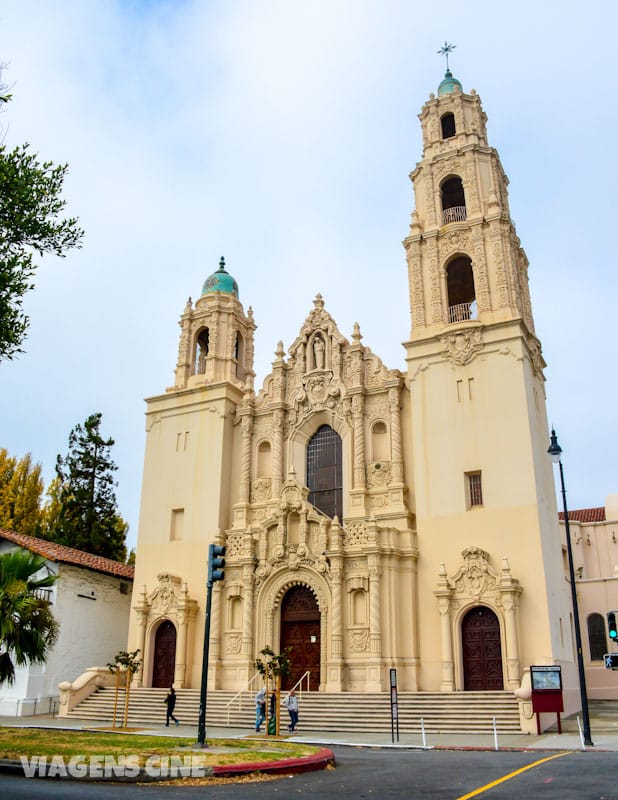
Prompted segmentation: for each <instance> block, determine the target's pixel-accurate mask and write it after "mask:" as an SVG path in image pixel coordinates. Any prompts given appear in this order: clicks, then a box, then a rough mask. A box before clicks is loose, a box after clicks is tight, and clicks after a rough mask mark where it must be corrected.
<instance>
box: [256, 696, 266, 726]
mask: <svg viewBox="0 0 618 800" xmlns="http://www.w3.org/2000/svg"><path fill="white" fill-rule="evenodd" d="M265 719H266V689H264V688H263V687H262V688H261V689H260V690H259V692H258V693H257V694H256V695H255V732H256V733H259V732H260V725H261V724H262V723H263V722H264V720H265Z"/></svg>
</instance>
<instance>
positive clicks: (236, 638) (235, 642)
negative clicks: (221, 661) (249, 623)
mask: <svg viewBox="0 0 618 800" xmlns="http://www.w3.org/2000/svg"><path fill="white" fill-rule="evenodd" d="M241 647H242V634H241V633H228V635H227V641H226V643H225V652H226V653H227V654H228V655H231V656H235V655H238V653H240V650H241Z"/></svg>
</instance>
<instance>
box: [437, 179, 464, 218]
mask: <svg viewBox="0 0 618 800" xmlns="http://www.w3.org/2000/svg"><path fill="white" fill-rule="evenodd" d="M440 197H441V199H442V224H443V225H448V223H449V222H464V220H465V219H466V216H467V215H466V196H465V194H464V188H463V183H462V182H461V178H460V177H459V176H457V175H456V176H454V177H453V178H447V180H445V181H444V183H443V184H442V186H441V187H440Z"/></svg>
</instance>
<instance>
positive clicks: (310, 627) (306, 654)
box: [281, 586, 320, 692]
mask: <svg viewBox="0 0 618 800" xmlns="http://www.w3.org/2000/svg"><path fill="white" fill-rule="evenodd" d="M286 647H287V648H289V658H290V663H291V672H290V674H289V676H288V677H287V678H284V679H283V680H282V688H283V689H291V688H292V686H294V685H295V684H296V683H297V682H298V681H299V680H300V679H301V678H302V677H303V675H304V674H305V672H307V671H309V672H310V673H311V675H310V678H309V689H310V691H312V692H317V691H318V689H319V688H320V609H319V608H318V604H317V601H316V599H315V597H314V594H313V592H312V591H311V589H309V587H307V586H292V588H291V589H289V590H288V591H287V592H286V594H285V596H284V598H283V601H282V603H281V652H283V650H285V648H286Z"/></svg>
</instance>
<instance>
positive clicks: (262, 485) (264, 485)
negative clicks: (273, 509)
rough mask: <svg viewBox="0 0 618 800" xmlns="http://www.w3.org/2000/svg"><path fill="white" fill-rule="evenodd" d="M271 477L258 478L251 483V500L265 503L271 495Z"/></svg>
mask: <svg viewBox="0 0 618 800" xmlns="http://www.w3.org/2000/svg"><path fill="white" fill-rule="evenodd" d="M271 485H272V481H271V479H270V478H256V480H254V481H253V482H252V484H251V502H252V503H263V502H265V501H266V500H268V499H269V498H270V496H271Z"/></svg>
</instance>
